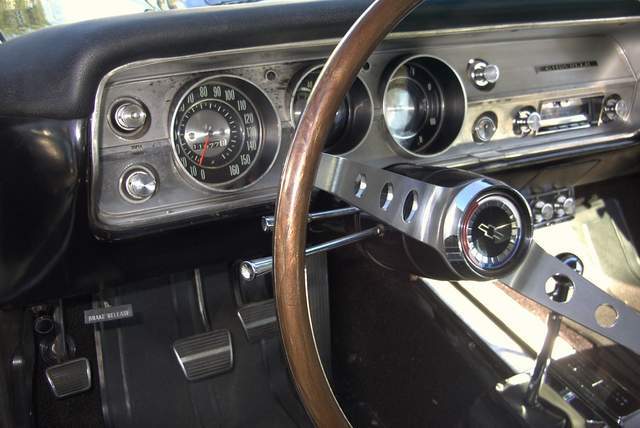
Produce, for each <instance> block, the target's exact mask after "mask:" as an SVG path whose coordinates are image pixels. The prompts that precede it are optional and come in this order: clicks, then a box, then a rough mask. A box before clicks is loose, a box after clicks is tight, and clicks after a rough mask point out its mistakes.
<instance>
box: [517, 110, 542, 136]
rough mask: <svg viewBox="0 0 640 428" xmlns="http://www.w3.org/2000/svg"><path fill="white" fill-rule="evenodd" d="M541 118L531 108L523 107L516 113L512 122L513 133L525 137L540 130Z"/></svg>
mask: <svg viewBox="0 0 640 428" xmlns="http://www.w3.org/2000/svg"><path fill="white" fill-rule="evenodd" d="M541 121H542V116H540V113H538V112H537V111H536V110H535V109H534V108H533V107H525V108H523V109H521V110H520V111H518V113H516V116H515V118H514V120H513V132H514V133H515V134H516V135H521V136H525V135H528V134H530V133H532V132H537V131H538V130H539V129H540V122H541Z"/></svg>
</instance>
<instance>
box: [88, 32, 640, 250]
mask: <svg viewBox="0 0 640 428" xmlns="http://www.w3.org/2000/svg"><path fill="white" fill-rule="evenodd" d="M588 34H589V33H588V32H587V33H586V35H582V34H581V35H577V36H576V35H573V36H567V35H563V34H562V33H561V32H558V31H556V32H551V33H549V32H545V31H544V30H537V31H529V33H527V32H525V31H523V32H520V33H518V34H517V36H518V38H517V39H516V38H515V37H514V36H513V35H511V34H509V33H506V32H503V33H483V34H475V35H473V36H471V37H470V36H469V35H455V36H449V37H445V36H443V37H416V38H407V39H405V38H399V39H394V38H393V37H392V38H390V39H389V40H387V41H386V42H385V43H383V44H382V45H381V46H380V48H379V49H378V50H377V51H376V53H374V55H372V57H371V59H370V61H369V65H370V67H369V68H368V69H367V70H366V71H365V70H363V71H362V72H361V73H360V76H359V78H360V79H361V80H362V81H363V82H364V84H365V85H366V86H367V88H368V90H369V92H370V93H371V96H372V100H373V110H374V113H373V120H372V123H371V125H370V128H369V132H368V134H367V135H366V137H365V138H364V139H363V141H362V142H361V143H360V144H359V145H358V146H357V147H355V148H354V149H352V150H351V151H349V152H347V153H345V154H344V155H343V156H346V157H349V158H351V159H353V160H357V161H359V162H366V163H369V164H372V165H377V166H386V165H389V164H392V163H397V162H401V161H411V162H415V163H423V164H431V165H445V166H458V167H464V166H470V165H474V164H479V163H482V162H485V161H488V160H496V159H507V160H508V159H511V158H520V157H523V156H529V155H531V154H535V153H542V152H548V151H554V150H559V149H562V148H567V147H577V146H588V145H593V144H601V143H603V142H606V141H611V140H616V139H623V138H631V137H633V136H634V135H635V132H636V130H637V129H638V122H637V121H638V116H639V115H638V109H639V107H638V105H637V104H638V103H636V102H635V99H636V96H637V87H636V86H637V80H636V75H635V73H634V70H633V69H632V67H631V65H630V63H629V61H628V59H627V58H626V56H625V53H624V51H623V50H622V47H621V46H620V45H619V44H618V43H617V42H616V40H615V39H614V38H612V37H608V36H592V35H588ZM334 45H335V41H334V40H330V41H320V42H318V43H316V44H293V45H280V46H274V47H269V48H264V47H263V48H255V49H246V50H242V51H225V52H218V53H211V54H206V55H197V56H191V57H184V58H174V59H163V60H154V61H145V62H141V63H134V64H130V65H127V66H124V67H121V68H119V69H116V70H114V71H113V72H111V73H110V74H109V75H107V76H105V78H104V79H103V81H102V83H101V85H100V88H99V91H98V94H97V97H96V108H95V112H94V116H93V120H92V146H91V158H92V171H91V172H92V174H91V188H90V197H91V198H90V200H91V202H90V203H91V206H90V214H91V223H92V226H93V228H94V231H95V233H96V234H97V235H98V236H101V237H105V238H108V239H117V238H120V237H126V236H130V235H135V234H141V233H146V232H149V231H153V230H158V229H162V228H167V227H175V226H179V225H182V224H187V223H192V222H194V221H204V220H207V219H211V218H217V217H220V216H223V215H228V214H230V213H233V212H235V211H236V210H238V209H241V208H247V207H255V206H259V205H265V204H270V203H272V202H273V201H274V199H275V195H276V192H277V186H278V184H279V177H280V172H281V168H282V164H283V162H284V158H285V156H286V153H287V151H288V147H289V144H290V142H291V139H292V135H293V131H294V129H293V126H292V123H291V118H290V117H289V115H290V114H289V102H290V88H291V86H292V84H293V83H295V82H293V81H292V80H293V79H294V78H295V77H296V76H297V75H299V74H300V73H301V72H302V71H304V70H305V69H308V68H309V67H312V66H313V65H317V64H318V63H321V61H322V60H323V58H326V56H327V55H328V54H329V53H330V51H331V49H332V47H333V46H334ZM410 55H411V56H413V55H428V56H434V57H437V58H439V59H441V60H443V61H444V62H446V63H447V64H449V65H450V66H451V67H452V68H453V69H454V70H455V71H456V73H457V74H458V75H459V76H460V78H461V80H462V82H463V83H464V89H465V91H466V95H467V112H466V116H465V120H464V124H463V127H462V131H461V132H460V134H459V135H458V137H457V138H456V139H455V141H454V142H453V144H452V145H451V146H450V147H449V148H448V149H446V150H445V151H443V152H441V153H438V154H435V155H428V156H417V155H416V156H412V155H408V154H407V153H406V152H404V151H403V150H399V149H398V147H397V146H396V144H395V142H394V141H393V138H391V136H390V135H389V133H388V131H387V129H386V127H385V123H384V118H383V116H382V96H383V94H382V93H381V92H382V91H383V89H382V88H384V78H385V70H387V69H388V67H389V66H390V65H391V64H393V63H394V61H397V60H398V59H399V58H402V57H406V56H410ZM473 58H482V59H485V60H487V61H490V62H492V63H495V64H498V65H499V66H500V69H501V78H500V81H499V82H498V84H496V86H495V88H494V89H493V90H492V91H490V92H483V91H480V90H478V89H476V88H475V87H474V86H473V85H472V84H471V83H470V81H469V79H468V78H467V76H466V67H467V62H468V61H469V60H470V59H473ZM582 61H597V63H598V66H596V67H584V68H575V69H569V70H559V71H543V72H540V71H537V70H536V67H537V66H544V65H554V64H568V63H577V62H582ZM267 71H272V72H275V76H276V77H275V79H272V80H270V79H268V78H267ZM217 74H226V75H234V76H238V77H240V78H243V79H246V80H248V81H250V82H252V83H253V84H254V85H256V86H257V87H259V88H260V89H261V90H262V91H263V92H264V93H265V94H266V96H267V97H268V98H269V99H270V101H271V102H272V103H273V105H274V106H275V108H276V111H277V114H278V118H279V124H280V135H281V140H280V147H279V151H278V154H277V157H276V160H275V162H274V163H273V165H272V168H271V169H270V171H269V172H268V173H267V174H265V175H264V176H263V177H262V178H261V179H260V180H259V181H257V182H256V183H254V184H253V185H251V186H249V187H248V188H245V189H242V190H237V191H234V192H219V191H213V190H209V189H204V188H202V187H201V186H197V185H195V184H194V183H191V182H190V181H188V180H185V178H184V177H183V175H181V174H180V173H179V171H178V167H177V166H176V164H175V162H174V158H173V153H172V147H171V142H170V132H171V124H170V120H171V115H172V108H173V107H174V103H175V100H176V98H177V97H179V95H180V93H181V92H180V91H181V89H183V88H184V87H185V86H188V85H189V84H190V83H192V82H194V81H195V80H197V79H200V78H203V77H207V76H215V75H217ZM270 77H273V75H272V76H270ZM612 93H617V94H620V95H622V96H623V98H624V99H625V100H626V101H627V103H628V104H629V105H630V106H633V108H632V114H631V118H632V119H631V120H630V121H627V122H625V123H618V122H614V123H610V124H606V125H603V126H599V127H593V128H588V129H581V130H575V131H570V132H563V133H558V134H551V135H544V136H536V137H524V138H519V137H516V136H515V135H514V133H513V128H512V117H513V115H514V113H515V112H516V111H517V110H518V109H519V108H521V107H523V106H526V105H537V104H538V103H539V102H540V101H542V100H549V99H560V98H565V97H574V96H584V95H593V94H601V95H608V94H612ZM122 97H132V98H135V99H137V100H139V101H141V102H142V103H144V104H145V105H146V106H147V108H148V110H149V115H150V117H151V123H150V126H149V129H148V131H147V132H146V133H145V134H144V135H142V136H141V137H140V138H137V139H126V138H123V137H121V136H119V135H118V134H116V133H115V132H113V130H112V129H111V127H110V126H109V124H108V121H107V115H108V114H109V113H108V112H109V108H110V106H111V105H112V104H113V102H114V101H115V100H117V99H119V98H122ZM485 111H492V112H494V113H495V114H496V116H497V117H498V129H497V132H496V135H495V137H494V138H493V140H492V141H491V142H489V143H486V144H478V143H475V142H473V138H472V135H471V129H472V125H473V123H474V121H475V120H476V118H477V117H478V115H479V114H481V113H483V112H485ZM135 164H143V165H145V166H148V167H150V168H152V169H153V170H154V171H155V172H156V173H157V178H158V190H157V192H156V194H155V195H154V196H153V197H152V198H150V199H149V200H147V201H145V202H142V203H133V202H131V201H128V200H126V199H125V198H123V197H122V195H121V192H120V183H119V181H120V176H121V174H122V173H123V171H125V170H126V169H127V168H128V167H129V166H131V165H135Z"/></svg>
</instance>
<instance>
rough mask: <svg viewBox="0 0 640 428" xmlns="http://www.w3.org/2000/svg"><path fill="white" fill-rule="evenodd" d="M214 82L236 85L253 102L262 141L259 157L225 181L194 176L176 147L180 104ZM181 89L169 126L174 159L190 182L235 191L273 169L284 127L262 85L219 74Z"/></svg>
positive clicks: (256, 180)
mask: <svg viewBox="0 0 640 428" xmlns="http://www.w3.org/2000/svg"><path fill="white" fill-rule="evenodd" d="M214 82H218V83H221V84H223V85H225V86H229V87H231V88H233V89H234V90H236V91H237V92H239V93H240V94H242V96H243V97H244V98H245V99H246V100H247V101H248V102H249V103H251V106H252V108H253V110H254V111H255V112H256V116H257V122H258V128H259V129H258V134H259V137H258V138H259V139H260V141H259V142H258V150H257V151H256V155H255V158H254V160H253V161H252V164H251V165H250V166H249V168H247V170H245V171H243V172H242V173H241V174H240V175H239V176H238V177H234V178H233V179H232V180H228V181H224V182H221V183H206V182H203V181H200V180H198V179H196V178H195V177H193V176H192V175H191V174H190V173H189V172H188V171H187V169H186V168H185V167H184V165H183V164H182V163H181V162H180V159H179V153H178V152H177V150H176V143H177V141H176V139H175V133H174V127H175V125H176V121H177V120H178V117H179V111H178V109H179V106H180V105H181V104H182V103H183V102H184V100H185V99H186V97H187V96H188V95H189V94H190V93H191V92H192V91H193V90H194V89H196V88H198V87H199V86H202V85H203V84H211V83H214ZM180 93H181V95H180V97H176V99H175V100H174V102H173V103H172V107H171V110H170V112H171V113H170V115H171V117H170V120H169V121H168V126H169V136H170V141H171V151H172V157H173V163H174V166H175V168H176V170H177V171H178V173H179V174H180V176H181V177H183V178H185V179H186V181H188V182H189V183H192V184H195V185H196V186H197V187H199V188H204V189H206V190H209V191H216V192H235V191H238V190H242V189H246V188H249V187H251V186H252V185H254V184H255V183H256V182H258V181H259V180H260V179H261V178H262V177H264V176H265V175H266V174H267V173H268V172H269V171H270V170H271V168H272V167H273V165H274V163H275V161H276V158H277V154H278V151H279V149H280V141H281V129H280V121H279V118H278V115H277V110H276V107H275V105H274V104H273V102H272V101H271V99H270V98H269V97H268V96H267V94H266V93H265V92H264V91H263V90H262V89H260V88H259V87H258V86H257V85H255V84H254V83H253V82H251V81H249V80H247V79H244V78H242V77H239V76H236V75H229V74H216V75H209V76H207V77H204V78H202V79H199V80H197V81H195V82H194V83H192V84H190V85H188V86H186V87H185V88H184V89H182V90H181V91H180ZM198 102H199V101H198ZM222 102H224V101H222ZM243 144H244V142H243Z"/></svg>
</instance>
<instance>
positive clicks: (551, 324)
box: [496, 253, 584, 428]
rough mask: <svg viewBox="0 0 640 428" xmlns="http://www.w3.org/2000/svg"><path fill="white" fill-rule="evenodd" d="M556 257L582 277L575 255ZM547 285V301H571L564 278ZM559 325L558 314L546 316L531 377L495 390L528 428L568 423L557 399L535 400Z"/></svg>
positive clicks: (511, 380)
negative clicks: (540, 347) (545, 325)
mask: <svg viewBox="0 0 640 428" xmlns="http://www.w3.org/2000/svg"><path fill="white" fill-rule="evenodd" d="M556 257H557V258H558V259H559V260H561V261H562V262H563V263H564V264H565V265H567V266H569V267H570V268H571V269H573V270H575V271H576V272H577V273H578V274H580V275H582V272H583V270H584V265H583V263H582V261H581V260H580V259H579V258H578V257H577V256H576V255H574V254H570V253H562V254H558V255H557V256H556ZM550 285H551V286H550V287H549V285H548V288H547V289H546V292H547V295H548V296H549V297H550V298H551V299H553V300H555V301H556V302H567V301H569V299H571V295H572V293H573V283H572V282H571V281H570V280H569V279H568V278H567V277H565V276H563V275H556V276H554V277H553V282H552V283H551V284H550ZM549 288H550V289H549ZM561 324H562V316H561V315H560V314H558V313H556V312H551V313H549V316H548V318H547V334H546V336H545V339H544V344H543V345H542V349H541V350H540V352H539V353H538V357H537V358H536V362H535V366H534V369H533V372H532V374H531V376H527V375H516V376H513V377H512V378H509V379H507V380H506V381H505V382H504V383H500V384H498V386H497V387H496V390H497V391H498V393H500V395H501V396H502V397H503V399H504V400H505V403H506V404H507V405H508V406H509V408H510V409H511V410H512V411H513V412H514V413H515V414H516V415H518V416H519V417H520V418H522V419H523V420H524V421H525V423H526V425H528V426H532V427H545V428H546V427H558V428H560V427H562V428H564V427H566V426H567V424H568V420H569V419H571V417H570V416H568V413H567V409H566V408H564V409H563V408H562V407H563V402H562V399H561V398H559V401H556V402H554V403H552V402H548V401H547V399H546V398H545V399H540V398H539V397H540V395H541V388H542V387H543V384H544V379H545V376H546V374H547V368H548V367H549V362H550V358H551V351H552V350H553V345H554V343H555V341H556V338H557V337H558V333H559V332H560V325H561ZM565 405H566V404H565Z"/></svg>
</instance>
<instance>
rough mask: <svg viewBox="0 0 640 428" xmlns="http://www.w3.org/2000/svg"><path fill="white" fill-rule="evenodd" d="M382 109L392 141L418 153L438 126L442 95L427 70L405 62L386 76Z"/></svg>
mask: <svg viewBox="0 0 640 428" xmlns="http://www.w3.org/2000/svg"><path fill="white" fill-rule="evenodd" d="M382 109H383V114H384V120H385V124H386V126H387V130H388V131H389V133H390V134H391V137H392V138H393V139H394V140H395V142H396V143H398V144H399V145H400V146H401V147H403V148H404V149H406V150H408V151H409V152H412V153H420V152H423V151H425V150H426V149H427V148H428V147H429V145H430V144H431V143H432V142H433V140H434V139H435V137H436V136H437V134H438V132H439V131H440V129H441V128H442V123H443V117H444V98H443V96H442V90H441V88H440V85H439V83H438V81H437V80H436V79H435V77H433V75H432V74H431V72H429V70H427V68H425V67H423V66H422V65H420V64H417V63H413V62H409V63H407V64H404V65H402V66H401V67H399V68H398V69H396V70H395V71H394V73H393V75H392V76H391V77H390V79H389V81H388V83H387V87H386V90H385V94H384V99H383V105H382Z"/></svg>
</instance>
